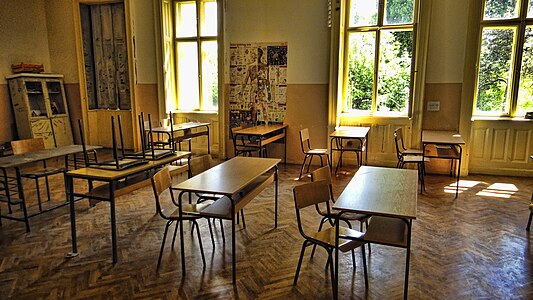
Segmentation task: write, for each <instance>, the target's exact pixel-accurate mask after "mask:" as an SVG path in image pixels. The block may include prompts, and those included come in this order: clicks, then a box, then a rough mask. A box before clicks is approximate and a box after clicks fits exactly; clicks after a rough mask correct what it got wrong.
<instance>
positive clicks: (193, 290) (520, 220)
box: [0, 165, 533, 299]
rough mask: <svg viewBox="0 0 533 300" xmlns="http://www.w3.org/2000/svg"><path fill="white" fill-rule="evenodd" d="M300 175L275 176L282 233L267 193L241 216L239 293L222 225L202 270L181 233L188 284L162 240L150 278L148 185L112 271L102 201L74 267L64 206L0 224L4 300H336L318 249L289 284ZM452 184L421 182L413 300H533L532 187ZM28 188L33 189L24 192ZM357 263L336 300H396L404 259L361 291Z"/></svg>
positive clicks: (123, 217) (132, 205) (347, 268)
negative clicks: (27, 224) (28, 220)
mask: <svg viewBox="0 0 533 300" xmlns="http://www.w3.org/2000/svg"><path fill="white" fill-rule="evenodd" d="M298 167H299V166H297V165H288V166H287V167H284V166H283V165H281V166H280V177H281V178H280V183H281V184H280V207H279V224H278V228H277V229H273V223H274V222H273V213H274V212H273V197H272V195H273V191H274V189H273V187H271V188H268V189H267V190H265V191H264V192H263V193H262V194H260V195H259V196H258V197H257V198H256V199H255V200H254V201H252V202H251V203H250V205H248V206H247V207H246V209H245V214H246V229H243V228H242V226H241V225H237V236H236V239H237V285H236V287H233V285H232V283H231V243H230V235H231V230H230V228H231V227H230V224H229V222H226V223H225V231H226V244H224V243H223V242H222V236H221V234H220V227H219V226H218V223H217V228H216V237H215V241H216V247H215V249H213V247H212V245H211V242H210V239H209V232H208V229H207V222H205V221H204V220H201V221H200V225H201V231H202V238H203V244H204V249H205V253H206V260H207V267H206V269H205V270H203V269H202V260H201V256H200V253H199V249H198V243H197V240H196V238H193V237H191V234H190V230H188V228H189V225H188V224H186V225H185V226H186V228H187V231H186V233H187V234H186V235H185V239H186V240H185V245H186V249H185V251H186V266H187V272H188V273H187V275H186V276H185V277H182V274H181V263H180V252H179V251H180V250H179V244H178V243H177V244H176V247H175V249H171V246H170V241H169V240H167V245H166V248H165V252H164V256H163V261H162V264H161V268H160V270H159V271H156V263H157V256H158V253H159V247H160V243H161V238H162V233H163V230H164V225H165V222H164V221H163V220H162V219H161V218H160V217H159V216H158V215H155V208H154V200H153V195H152V191H151V188H149V187H147V188H143V189H141V190H138V191H136V192H134V193H132V194H131V195H128V196H124V197H121V198H119V199H118V200H117V223H118V237H119V240H118V250H119V262H118V263H117V264H115V265H113V264H112V263H111V236H110V221H109V204H107V203H99V204H97V205H96V206H95V207H89V204H88V201H87V200H82V201H80V202H78V203H77V205H76V210H77V225H78V245H79V253H80V255H79V256H78V257H76V258H72V259H67V258H65V255H66V254H67V253H68V252H69V251H70V221H69V213H68V207H63V208H60V209H58V210H55V211H52V212H49V213H47V214H44V215H40V216H37V217H34V218H32V219H31V223H30V224H31V226H32V231H31V233H29V234H26V233H25V230H24V226H23V224H22V223H20V222H13V221H9V220H2V223H3V226H2V227H0V299H7V298H17V299H37V298H47V299H96V298H104V299H110V298H119V299H150V298H158V299H176V298H184V299H190V298H202V299H211V298H221V299H229V298H235V299H255V298H261V299H327V298H331V296H332V295H331V282H330V279H329V270H325V269H324V266H325V260H326V255H325V252H324V251H323V250H322V251H321V250H318V251H317V254H316V255H315V257H314V258H313V259H312V260H311V259H310V258H309V253H310V252H308V253H307V254H306V257H305V259H304V262H303V265H302V270H301V273H300V279H299V281H298V285H297V286H295V287H294V286H293V285H292V282H293V277H294V272H295V269H296V265H297V262H298V255H299V251H300V247H301V243H302V241H303V239H302V238H301V237H300V235H299V233H298V230H297V228H296V217H295V212H294V205H293V198H292V187H293V186H295V185H297V184H300V183H301V181H297V180H295V178H296V177H297V176H298V172H299V168H298ZM349 167H350V166H345V168H349ZM339 174H340V175H339V176H337V178H336V179H335V180H334V190H335V193H336V194H337V195H338V194H340V192H341V191H342V189H343V187H344V186H345V185H346V184H347V182H348V181H349V180H350V179H351V176H350V174H341V173H339ZM302 181H308V179H302ZM453 183H454V182H453V179H451V178H449V177H445V176H427V177H426V192H425V194H424V195H421V196H420V197H419V201H418V218H417V220H416V221H415V222H414V226H413V228H414V229H413V230H414V231H413V241H412V259H411V273H410V274H411V276H410V284H409V297H410V298H412V299H458V298H463V299H464V298H466V299H471V298H487V299H498V298H499V299H501V298H521V299H531V298H533V253H532V249H533V246H531V243H530V241H531V239H532V236H531V234H530V233H528V232H526V231H525V229H524V228H525V224H526V221H527V216H528V214H529V210H528V209H527V203H528V202H529V198H530V195H531V191H532V190H533V181H532V180H531V179H528V178H511V177H494V176H474V175H473V176H469V177H466V178H464V179H463V180H462V182H461V186H462V193H461V194H460V195H459V198H458V199H454V194H453V193H447V192H446V190H447V186H448V185H451V184H453ZM78 184H80V185H81V184H82V183H81V182H79V183H78ZM32 186H33V185H32V183H31V182H28V184H27V185H26V186H25V187H26V188H27V189H31V187H32ZM61 189H62V180H61V178H59V179H57V180H55V181H53V190H54V199H55V201H61V200H60V198H61V197H64V194H62V191H61ZM452 192H453V189H452ZM495 195H496V196H498V197H495ZM29 196H32V194H31V192H30V193H29ZM2 209H5V207H3V208H2ZM31 209H36V207H35V206H33V207H32V208H31ZM304 217H305V219H306V220H311V221H314V223H317V221H318V220H319V218H318V217H316V216H315V215H311V214H310V215H306V216H304ZM317 224H318V223H317ZM360 255H361V253H360V250H357V251H356V256H357V263H358V267H357V270H356V272H355V273H354V272H353V270H352V268H351V258H350V255H349V253H348V254H344V255H343V256H342V258H341V259H342V260H341V268H342V269H341V271H340V281H339V282H340V287H339V293H340V294H339V297H340V299H349V298H356V299H358V298H369V299H400V298H402V296H403V272H404V263H405V250H404V249H397V248H390V247H385V246H377V245H374V246H373V247H372V253H371V254H370V255H369V260H368V263H369V289H368V291H365V289H364V284H363V279H362V268H360V267H359V266H361V265H362V264H361V256H360Z"/></svg>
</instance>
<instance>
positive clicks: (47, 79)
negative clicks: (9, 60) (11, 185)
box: [6, 73, 73, 148]
mask: <svg viewBox="0 0 533 300" xmlns="http://www.w3.org/2000/svg"><path fill="white" fill-rule="evenodd" d="M6 79H7V80H8V82H9V91H10V94H11V103H12V105H13V112H14V114H15V120H16V123H17V132H18V136H19V139H29V138H38V137H41V138H43V140H44V143H45V145H46V148H54V147H58V146H65V145H71V144H72V143H73V140H72V129H71V126H70V119H69V114H68V106H67V103H66V97H65V88H64V85H63V75H56V74H30V73H21V74H16V75H11V76H8V77H6Z"/></svg>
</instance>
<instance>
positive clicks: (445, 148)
mask: <svg viewBox="0 0 533 300" xmlns="http://www.w3.org/2000/svg"><path fill="white" fill-rule="evenodd" d="M464 144H465V141H464V140H463V137H461V135H460V134H458V133H456V132H453V131H439V130H424V131H422V150H423V156H424V158H426V157H429V158H441V159H449V160H451V161H452V162H453V161H458V165H457V168H456V172H457V184H456V187H455V198H457V196H458V195H459V177H460V175H461V158H462V156H463V148H462V146H461V145H464ZM428 145H435V148H436V149H437V154H436V155H427V154H426V147H427V146H428ZM450 175H452V170H450Z"/></svg>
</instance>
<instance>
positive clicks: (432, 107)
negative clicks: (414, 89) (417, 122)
mask: <svg viewBox="0 0 533 300" xmlns="http://www.w3.org/2000/svg"><path fill="white" fill-rule="evenodd" d="M439 110H440V101H428V111H439Z"/></svg>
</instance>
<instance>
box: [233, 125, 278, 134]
mask: <svg viewBox="0 0 533 300" xmlns="http://www.w3.org/2000/svg"><path fill="white" fill-rule="evenodd" d="M284 128H287V125H285V124H272V125H258V126H253V127H248V128H243V129H241V130H237V131H235V132H234V134H246V135H259V136H262V135H267V134H269V133H272V132H274V131H277V130H280V129H284Z"/></svg>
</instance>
